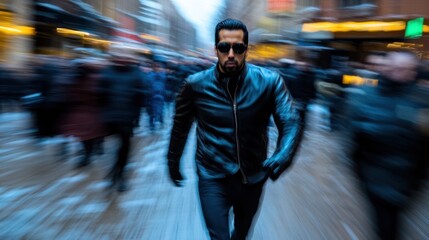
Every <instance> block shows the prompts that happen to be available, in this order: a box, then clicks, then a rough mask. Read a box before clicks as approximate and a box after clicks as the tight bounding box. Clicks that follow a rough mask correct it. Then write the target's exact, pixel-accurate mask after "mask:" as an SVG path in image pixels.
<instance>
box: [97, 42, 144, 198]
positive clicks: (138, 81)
mask: <svg viewBox="0 0 429 240" xmlns="http://www.w3.org/2000/svg"><path fill="white" fill-rule="evenodd" d="M130 51H131V50H129V49H125V48H121V47H120V46H112V49H111V50H110V53H111V59H110V60H111V63H112V64H111V66H109V67H107V69H106V70H105V71H104V72H103V73H102V76H101V79H100V94H101V96H100V97H101V103H102V110H101V111H102V119H103V122H104V124H105V128H106V131H107V133H108V134H112V135H115V136H117V137H118V138H119V141H120V144H119V148H118V150H117V153H116V161H115V163H114V164H113V166H112V168H111V170H110V172H109V174H108V175H107V178H109V179H110V181H111V186H112V187H113V186H115V185H117V190H118V191H120V192H122V191H126V190H127V189H128V184H127V181H126V176H125V174H124V169H125V166H126V165H127V163H128V158H129V157H128V155H129V152H130V148H131V137H132V135H133V129H134V128H135V127H136V126H137V119H138V118H139V115H140V109H141V102H142V97H143V93H142V92H143V90H142V89H143V87H142V84H143V81H142V77H143V76H142V72H141V70H140V68H139V67H138V65H137V61H136V58H135V56H134V55H133V53H131V52H130Z"/></svg>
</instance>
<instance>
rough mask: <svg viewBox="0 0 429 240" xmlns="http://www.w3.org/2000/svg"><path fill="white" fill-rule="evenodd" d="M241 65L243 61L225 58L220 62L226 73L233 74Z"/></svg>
mask: <svg viewBox="0 0 429 240" xmlns="http://www.w3.org/2000/svg"><path fill="white" fill-rule="evenodd" d="M243 65H244V61H243V62H242V63H241V64H240V63H239V62H238V61H236V60H227V61H225V62H224V63H222V64H221V67H222V70H223V71H224V72H225V73H226V74H234V73H237V72H239V71H240V70H241V68H242V67H243Z"/></svg>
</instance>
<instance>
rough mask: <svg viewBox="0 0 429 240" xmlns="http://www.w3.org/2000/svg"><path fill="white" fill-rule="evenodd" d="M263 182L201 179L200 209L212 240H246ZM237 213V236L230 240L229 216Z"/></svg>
mask: <svg viewBox="0 0 429 240" xmlns="http://www.w3.org/2000/svg"><path fill="white" fill-rule="evenodd" d="M264 182H265V181H263V182H260V183H257V184H253V185H248V184H243V183H242V182H241V175H240V173H237V174H235V175H233V176H230V177H226V178H222V179H200V180H199V182H198V188H199V195H200V201H201V208H202V211H203V215H204V220H205V222H206V226H207V229H208V231H209V234H210V238H211V239H212V240H229V239H246V236H247V233H248V232H249V229H250V227H251V225H252V219H253V216H254V215H255V213H256V212H257V210H258V207H259V199H260V196H261V193H262V189H263V185H264ZM231 207H232V208H233V211H234V232H233V234H232V237H230V231H229V224H228V213H229V210H230V209H231Z"/></svg>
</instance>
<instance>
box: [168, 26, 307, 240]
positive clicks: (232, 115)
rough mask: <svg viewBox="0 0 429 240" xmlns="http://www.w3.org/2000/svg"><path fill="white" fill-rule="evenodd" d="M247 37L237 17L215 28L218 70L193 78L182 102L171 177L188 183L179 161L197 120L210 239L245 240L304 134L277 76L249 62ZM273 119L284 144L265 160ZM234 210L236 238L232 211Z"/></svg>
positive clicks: (183, 91)
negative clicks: (266, 189) (267, 189)
mask: <svg viewBox="0 0 429 240" xmlns="http://www.w3.org/2000/svg"><path fill="white" fill-rule="evenodd" d="M247 44H248V31H247V28H246V25H244V24H243V23H242V22H241V21H239V20H235V19H226V20H223V21H221V22H219V23H218V24H217V26H216V30H215V52H216V55H217V57H218V63H217V65H216V66H213V67H211V68H209V69H208V70H206V71H203V72H199V73H197V74H195V75H191V76H189V77H188V78H187V79H186V81H185V83H184V85H183V87H182V89H181V91H180V93H179V95H178V96H177V99H176V112H175V116H174V125H173V129H172V132H171V139H170V145H169V150H168V156H167V158H168V167H169V173H170V177H171V179H172V181H173V183H174V184H175V185H177V186H181V185H182V180H183V177H182V174H181V172H180V158H181V156H182V152H183V149H184V146H185V143H186V139H187V136H188V134H189V130H190V128H191V126H192V123H193V122H194V120H196V122H197V151H196V162H197V173H198V177H199V182H198V189H199V197H200V202H201V207H202V212H203V216H204V219H205V222H206V226H207V229H208V232H209V234H210V237H211V239H245V238H246V236H247V235H248V232H249V230H250V228H251V225H252V220H253V217H254V215H255V214H256V212H257V210H258V206H259V200H260V197H261V194H262V190H263V186H264V183H265V182H266V180H267V179H268V177H271V179H273V180H276V179H277V178H278V177H279V176H280V174H281V173H282V172H283V171H284V170H285V169H287V168H288V167H289V166H290V165H291V163H292V159H293V156H294V153H295V151H296V149H297V146H298V143H299V137H300V136H301V125H300V121H299V116H298V114H297V112H296V110H295V109H294V107H293V104H292V97H291V95H290V94H289V92H288V90H287V89H286V86H285V84H284V81H283V79H282V78H281V77H280V75H279V74H278V73H276V72H273V71H270V70H267V69H264V68H261V67H257V66H255V65H252V64H247V63H246V56H247ZM270 116H273V117H274V121H275V123H276V125H277V127H278V129H279V137H278V142H277V143H278V144H277V149H276V151H275V153H274V154H273V155H272V157H270V158H268V159H266V158H267V144H268V137H267V127H268V123H269V120H270ZM231 207H232V208H233V210H234V231H233V233H232V236H230V230H229V223H228V213H229V210H230V209H231Z"/></svg>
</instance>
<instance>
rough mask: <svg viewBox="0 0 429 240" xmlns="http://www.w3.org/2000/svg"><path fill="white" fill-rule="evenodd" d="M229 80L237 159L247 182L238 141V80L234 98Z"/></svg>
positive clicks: (227, 87)
mask: <svg viewBox="0 0 429 240" xmlns="http://www.w3.org/2000/svg"><path fill="white" fill-rule="evenodd" d="M229 80H230V78H228V82H227V86H226V89H227V91H228V94H229V97H230V98H231V100H232V107H233V110H234V123H235V141H236V148H237V160H238V168H239V169H240V172H241V175H243V184H247V177H246V175H245V174H244V171H243V169H241V161H240V144H239V141H238V121H237V99H236V98H237V89H238V81H237V86H235V90H234V98H233V97H232V96H231V93H230V92H229Z"/></svg>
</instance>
